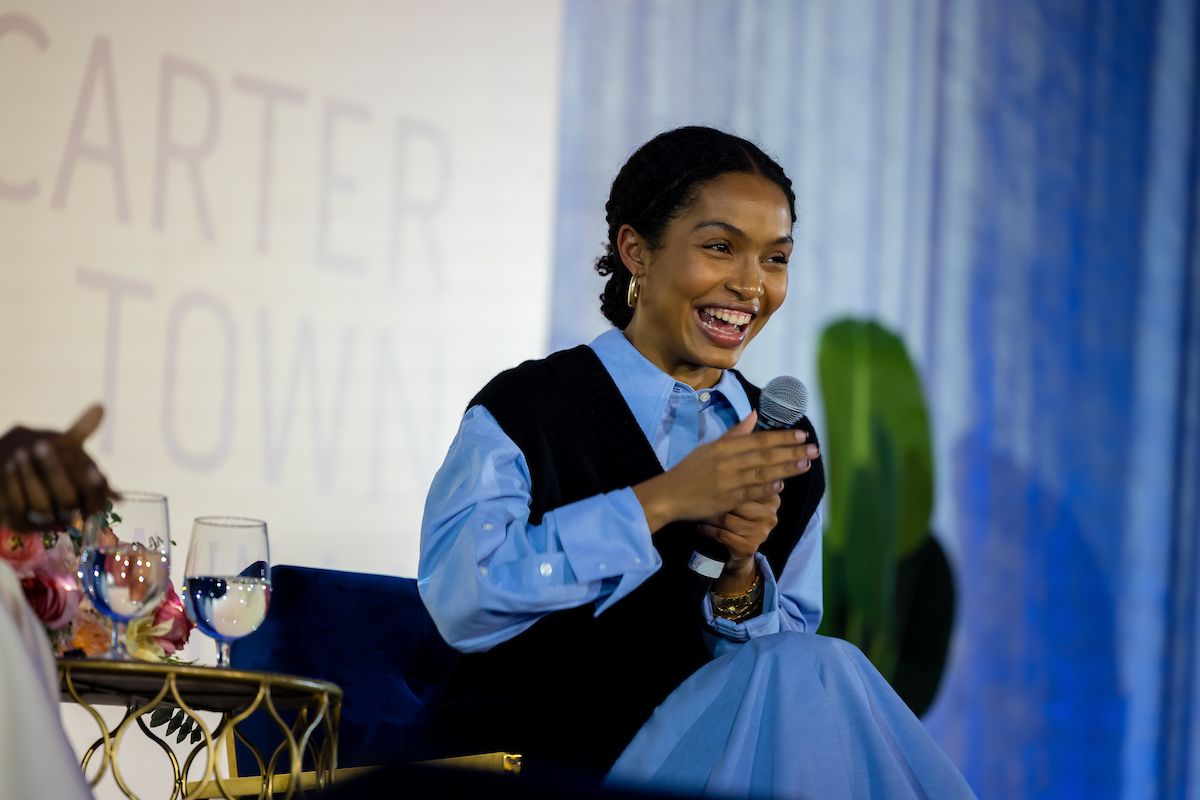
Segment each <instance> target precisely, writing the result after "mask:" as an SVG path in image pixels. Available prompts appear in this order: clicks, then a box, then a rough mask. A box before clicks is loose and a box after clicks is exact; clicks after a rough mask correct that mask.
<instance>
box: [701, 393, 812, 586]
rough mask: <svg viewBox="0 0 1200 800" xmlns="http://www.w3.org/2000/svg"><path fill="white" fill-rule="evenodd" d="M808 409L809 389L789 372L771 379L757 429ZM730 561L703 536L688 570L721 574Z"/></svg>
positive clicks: (788, 421) (783, 424)
mask: <svg viewBox="0 0 1200 800" xmlns="http://www.w3.org/2000/svg"><path fill="white" fill-rule="evenodd" d="M807 410H808V389H806V388H805V387H804V384H803V383H801V382H800V381H798V380H797V379H795V378H793V377H792V376H790V375H780V376H779V377H778V378H772V379H771V380H770V381H769V382H768V383H767V385H766V386H764V387H763V390H762V394H761V395H759V397H758V422H757V423H755V425H754V430H756V431H778V430H784V429H786V428H794V427H796V425H797V424H799V422H800V420H801V419H802V418H803V417H804V412H806V411H807ZM727 561H729V548H728V547H726V546H725V545H723V544H721V543H720V542H718V541H716V540H715V539H709V538H708V537H707V536H703V537H701V539H700V543H699V544H698V545H697V546H696V549H695V551H694V552H693V553H692V557H691V558H690V559H688V569H690V570H691V571H692V572H695V573H697V574H699V575H703V576H704V577H705V578H710V579H712V580H716V579H717V578H719V577H721V572H722V571H723V570H724V569H725V563H726V562H727Z"/></svg>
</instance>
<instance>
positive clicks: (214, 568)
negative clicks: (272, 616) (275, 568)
mask: <svg viewBox="0 0 1200 800" xmlns="http://www.w3.org/2000/svg"><path fill="white" fill-rule="evenodd" d="M184 584H185V590H184V593H183V605H184V608H185V609H186V610H187V615H188V616H189V617H191V620H192V622H194V623H196V627H197V628H199V629H200V630H201V631H203V632H204V633H206V634H208V635H209V636H211V637H212V638H213V639H215V640H216V642H217V666H218V667H224V668H228V667H229V651H230V648H231V647H232V644H233V641H234V640H235V639H240V638H241V637H243V636H246V635H248V634H251V633H254V631H256V630H258V626H259V625H262V623H263V620H264V619H266V617H267V608H268V606H270V604H271V550H270V546H269V545H268V543H267V523H265V522H263V521H262V520H259V519H248V518H246V517H197V518H196V521H195V522H194V523H193V524H192V542H191V544H190V545H189V546H188V557H187V565H186V566H185V567H184Z"/></svg>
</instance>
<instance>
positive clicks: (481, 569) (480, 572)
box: [479, 567, 487, 576]
mask: <svg viewBox="0 0 1200 800" xmlns="http://www.w3.org/2000/svg"><path fill="white" fill-rule="evenodd" d="M479 574H480V575H485V576H486V575H487V567H480V568H479Z"/></svg>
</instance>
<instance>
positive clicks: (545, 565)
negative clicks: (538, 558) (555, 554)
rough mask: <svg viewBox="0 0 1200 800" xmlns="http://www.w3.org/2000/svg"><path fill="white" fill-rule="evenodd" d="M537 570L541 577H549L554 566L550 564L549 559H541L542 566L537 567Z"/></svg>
mask: <svg viewBox="0 0 1200 800" xmlns="http://www.w3.org/2000/svg"><path fill="white" fill-rule="evenodd" d="M538 572H540V573H542V577H543V578H549V577H550V574H551V573H552V572H554V567H552V566H550V562H549V561H543V562H542V566H541V567H539V568H538Z"/></svg>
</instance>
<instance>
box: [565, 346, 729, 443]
mask: <svg viewBox="0 0 1200 800" xmlns="http://www.w3.org/2000/svg"><path fill="white" fill-rule="evenodd" d="M589 347H591V348H592V351H593V352H595V354H596V356H597V357H598V358H599V359H600V363H601V364H603V365H604V368H605V369H606V370H608V374H609V375H611V376H612V379H613V382H614V383H616V384H617V389H618V391H620V392H621V396H622V397H624V398H625V403H626V404H627V405H628V406H629V410H630V411H632V412H633V417H634V419H635V420H637V424H638V427H639V428H641V429H642V433H644V434H646V438H647V439H651V438H652V432H653V431H654V430H655V428H656V427H657V426H658V424H659V423H660V422H661V421H662V418H663V416H664V415H665V414H666V409H667V403H668V401H669V400H670V398H671V392H672V391H673V390H674V389H675V386H676V384H677V383H678V381H676V380H675V379H674V378H672V377H671V376H670V375H668V374H667V373H665V372H663V371H662V370H661V369H659V368H658V367H657V366H655V365H654V364H653V363H651V362H650V360H649V359H647V358H646V357H645V356H644V355H642V354H641V353H639V352H638V350H637V348H636V347H634V346H633V345H632V344H631V343H630V341H629V340H628V339H626V338H625V334H624V333H622V332H621V331H619V330H617V329H616V328H611V329H609V330H607V331H605V332H604V333H602V334H600V335H599V336H597V337H596V338H595V339H593V340H592V342H591V344H590V345H589ZM679 385H681V386H682V385H683V384H679ZM688 391H691V388H690V387H689V388H688ZM707 391H709V392H715V393H718V394H720V395H721V396H722V397H724V398H725V400H726V401H728V402H729V405H730V406H732V408H733V410H734V412H735V413H736V414H737V418H738V419H739V420H743V419H745V418H746V417H747V415H749V414H750V398H748V397H746V390H745V389H743V388H742V384H741V383H740V382H739V381H738V379H737V378H736V377H734V375H733V372H732V371H730V370H724V371H723V372H722V373H721V379H720V380H718V381H717V384H716V386H714V387H712V388H711V389H709V390H707Z"/></svg>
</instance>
